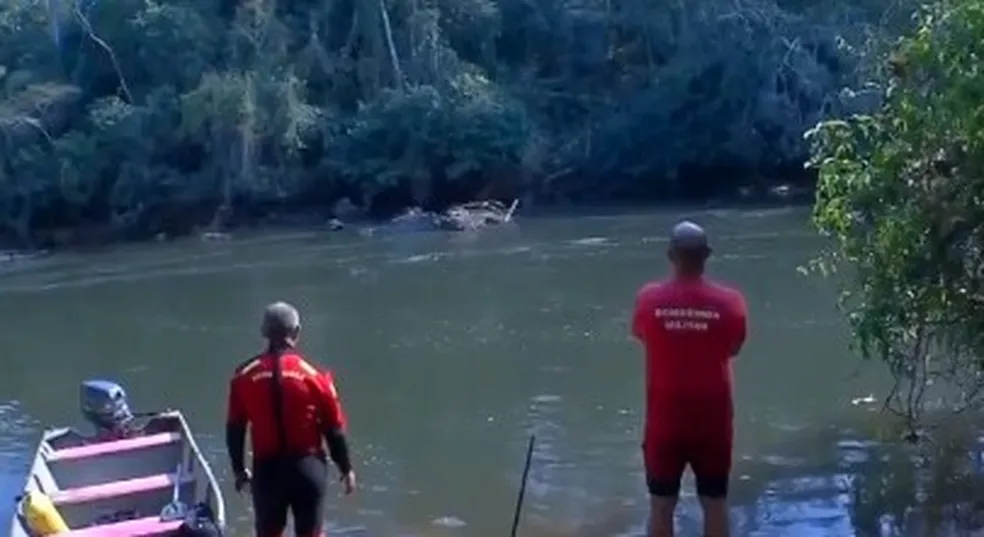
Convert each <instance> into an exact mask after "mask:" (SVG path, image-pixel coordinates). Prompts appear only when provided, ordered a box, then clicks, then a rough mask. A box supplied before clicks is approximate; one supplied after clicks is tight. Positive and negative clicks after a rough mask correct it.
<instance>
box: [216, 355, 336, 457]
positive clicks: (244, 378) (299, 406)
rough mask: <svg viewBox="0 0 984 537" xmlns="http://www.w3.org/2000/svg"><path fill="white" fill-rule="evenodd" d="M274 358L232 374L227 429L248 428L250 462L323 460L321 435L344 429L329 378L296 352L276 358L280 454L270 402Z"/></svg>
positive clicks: (266, 357)
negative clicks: (283, 443)
mask: <svg viewBox="0 0 984 537" xmlns="http://www.w3.org/2000/svg"><path fill="white" fill-rule="evenodd" d="M275 360H277V357H275V356H274V355H273V354H264V355H261V356H258V357H256V358H253V359H252V360H249V361H247V362H246V363H244V364H243V365H241V366H240V367H239V368H237V369H236V372H235V374H234V375H233V377H232V380H231V381H230V383H229V409H228V416H227V418H226V419H227V421H228V423H234V424H240V425H246V424H248V425H249V427H250V437H251V438H252V443H253V458H254V460H255V459H257V458H260V459H262V458H264V457H271V456H277V455H281V454H282V455H297V456H303V455H323V454H324V440H323V438H324V433H325V431H326V430H329V429H330V428H336V427H337V428H344V427H345V414H344V413H343V412H342V405H341V402H340V401H339V398H338V391H337V390H336V389H335V382H334V380H333V378H332V375H331V373H330V372H327V371H320V370H318V369H317V368H316V367H314V366H313V365H311V364H310V363H308V362H307V361H306V360H305V359H304V358H303V357H301V356H300V355H299V354H297V353H296V352H288V353H284V354H282V355H281V356H280V358H279V360H280V379H281V380H280V386H281V394H282V398H283V420H284V429H285V430H286V431H285V432H286V437H287V438H286V443H287V445H286V446H283V450H281V449H280V448H281V446H280V439H279V434H278V430H277V421H276V415H275V408H276V407H275V405H274V399H273V382H274V381H273V367H274V364H275Z"/></svg>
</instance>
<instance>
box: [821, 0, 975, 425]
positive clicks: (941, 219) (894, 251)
mask: <svg viewBox="0 0 984 537" xmlns="http://www.w3.org/2000/svg"><path fill="white" fill-rule="evenodd" d="M981 58H984V1H982V0H941V1H939V2H937V3H935V4H933V5H931V6H929V7H926V8H924V11H923V13H922V16H921V18H920V19H919V27H918V29H917V30H916V31H915V32H913V33H912V34H911V35H909V36H908V37H906V38H904V39H902V40H901V41H900V42H899V44H898V46H897V47H895V50H894V53H893V54H892V56H891V61H890V62H887V65H886V69H888V70H889V75H888V78H889V79H890V80H891V83H890V85H889V86H888V88H887V89H888V91H887V93H886V96H887V98H886V100H885V102H884V103H883V106H882V107H881V108H880V109H879V110H878V111H877V112H876V113H874V114H871V115H864V116H855V117H852V118H850V119H847V120H844V121H829V122H826V123H823V124H821V125H820V126H819V127H818V128H817V129H816V130H815V131H814V132H813V133H811V138H812V139H813V140H814V142H815V144H816V145H815V147H814V155H813V156H814V164H815V165H817V166H818V167H819V170H820V181H819V185H818V195H817V203H816V207H815V214H814V216H815V222H816V223H817V225H818V226H819V228H820V229H821V230H822V231H823V232H825V233H826V234H827V235H829V236H831V237H833V238H834V239H835V241H834V248H833V249H832V251H831V252H830V254H829V255H828V256H827V257H826V258H825V259H824V263H823V264H822V265H821V266H822V267H824V268H828V269H829V268H837V267H840V268H845V269H847V270H846V271H845V272H844V274H843V278H844V281H845V282H846V284H847V285H846V292H845V294H844V306H845V307H846V308H847V310H848V312H849V314H850V319H851V321H852V324H853V328H854V334H855V337H856V341H857V343H858V347H859V349H860V351H861V353H862V354H863V355H864V356H865V357H867V358H875V359H879V360H882V361H884V362H885V363H886V364H887V366H888V367H889V369H890V371H891V372H892V374H893V375H894V377H895V379H896V385H895V389H894V390H893V391H892V392H891V393H889V394H888V396H887V400H886V407H887V408H888V409H889V410H892V411H894V412H896V413H898V414H899V415H901V416H903V417H904V418H905V420H906V422H907V424H908V425H909V428H910V429H912V430H915V429H918V428H920V427H921V425H922V424H923V423H922V422H921V421H920V419H921V418H923V417H924V416H926V414H927V411H928V410H933V409H942V408H945V409H955V410H961V409H968V408H971V409H972V408H980V405H981V403H982V402H984V248H982V247H984V69H982V65H984V64H982V63H981Z"/></svg>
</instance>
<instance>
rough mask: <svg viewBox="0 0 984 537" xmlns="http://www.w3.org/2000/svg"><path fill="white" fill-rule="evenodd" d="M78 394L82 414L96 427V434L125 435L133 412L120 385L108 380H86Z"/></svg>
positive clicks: (103, 435)
mask: <svg viewBox="0 0 984 537" xmlns="http://www.w3.org/2000/svg"><path fill="white" fill-rule="evenodd" d="M79 396H80V397H79V398H80V404H81V408H82V416H83V417H84V418H85V419H86V421H88V422H89V423H91V424H92V425H93V426H94V427H95V428H96V433H97V435H98V436H100V437H106V436H109V437H116V438H119V437H121V436H127V434H128V433H129V431H130V426H131V425H132V422H133V412H131V411H130V405H128V404H127V402H126V391H125V390H124V389H123V387H122V386H120V385H119V384H117V383H115V382H112V381H109V380H87V381H85V382H83V383H82V388H81V390H80V394H79Z"/></svg>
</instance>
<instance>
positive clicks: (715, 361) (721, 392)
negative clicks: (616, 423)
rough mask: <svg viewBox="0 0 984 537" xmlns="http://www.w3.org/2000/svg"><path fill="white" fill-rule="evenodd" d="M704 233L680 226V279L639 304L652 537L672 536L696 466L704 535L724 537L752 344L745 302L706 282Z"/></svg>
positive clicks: (674, 254)
mask: <svg viewBox="0 0 984 537" xmlns="http://www.w3.org/2000/svg"><path fill="white" fill-rule="evenodd" d="M710 254H711V248H710V246H709V244H708V240H707V234H706V233H705V232H704V229H703V228H701V227H700V226H698V225H697V224H694V223H692V222H687V221H684V222H681V223H679V224H677V225H676V226H675V227H674V228H673V231H672V233H671V235H670V246H669V258H670V261H671V263H672V266H673V276H672V277H671V278H670V279H668V280H666V281H662V282H654V283H649V284H647V285H645V286H643V287H642V289H640V290H639V293H638V294H637V296H636V305H635V312H634V314H633V320H632V332H633V334H634V335H635V337H636V338H638V339H639V340H640V341H641V342H642V344H643V345H644V346H645V350H646V423H645V434H644V442H643V454H644V457H645V467H646V482H647V485H648V488H649V494H650V498H651V502H650V503H651V506H650V509H651V512H650V520H649V537H672V535H673V511H674V509H675V508H676V503H677V497H678V496H679V493H680V479H681V477H682V476H683V471H684V469H685V467H686V466H688V465H689V466H690V468H691V470H692V471H693V472H694V475H695V477H696V481H697V495H698V497H699V498H700V503H701V508H702V509H703V512H704V537H727V535H728V532H729V527H728V507H727V495H728V481H729V476H730V474H731V446H732V436H733V425H732V418H733V413H734V407H733V403H732V389H731V359H732V357H734V356H735V355H737V354H738V352H739V351H740V350H741V347H742V344H743V343H744V341H745V330H746V324H745V323H746V316H747V313H746V307H745V299H744V297H743V296H742V294H741V293H740V292H739V291H737V290H735V289H731V288H729V287H726V286H724V285H721V284H717V283H714V282H712V281H710V280H709V279H706V278H704V266H705V264H706V262H707V259H708V258H709V257H710Z"/></svg>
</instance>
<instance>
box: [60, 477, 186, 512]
mask: <svg viewBox="0 0 984 537" xmlns="http://www.w3.org/2000/svg"><path fill="white" fill-rule="evenodd" d="M176 479H178V477H177V474H159V475H151V476H147V477H137V478H134V479H124V480H122V481H112V482H109V483H100V484H98V485H90V486H88V487H79V488H75V489H67V490H58V491H54V492H52V493H51V501H52V502H54V504H55V505H71V504H79V503H88V502H94V501H97V500H105V499H107V498H115V497H119V496H129V495H131V494H139V493H141V492H150V491H155V490H173V489H174V483H175V480H176ZM194 480H195V478H194V477H192V476H190V475H184V476H182V477H181V484H187V483H192V482H194Z"/></svg>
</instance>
